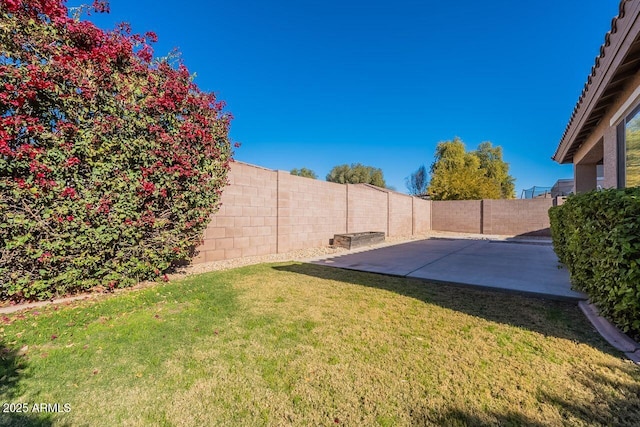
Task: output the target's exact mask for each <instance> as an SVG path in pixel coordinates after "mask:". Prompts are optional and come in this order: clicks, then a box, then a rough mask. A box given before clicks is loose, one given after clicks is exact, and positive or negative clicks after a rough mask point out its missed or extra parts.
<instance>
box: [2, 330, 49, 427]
mask: <svg viewBox="0 0 640 427" xmlns="http://www.w3.org/2000/svg"><path fill="white" fill-rule="evenodd" d="M26 351H27V350H26V349H22V350H21V349H17V348H10V347H7V346H6V345H5V343H3V342H2V341H0V405H1V406H0V427H4V426H12V427H14V426H15V427H19V426H25V427H27V426H28V427H47V426H51V425H52V422H51V421H50V420H49V419H47V418H45V417H46V415H44V416H43V415H41V414H34V413H31V412H30V411H31V409H32V405H33V404H34V402H23V401H21V400H20V399H19V396H18V393H17V388H18V384H19V382H20V380H21V379H22V378H23V377H24V372H25V369H26V368H27V363H26V357H25V355H24V353H25V352H26ZM25 404H26V405H25Z"/></svg>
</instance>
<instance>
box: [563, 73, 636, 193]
mask: <svg viewBox="0 0 640 427" xmlns="http://www.w3.org/2000/svg"><path fill="white" fill-rule="evenodd" d="M638 87H640V73H638V75H636V76H635V77H634V78H633V79H632V80H631V82H630V83H629V84H627V86H626V87H625V89H624V90H623V91H622V92H620V94H619V95H618V96H617V97H616V100H615V101H614V102H613V103H612V106H611V108H610V109H609V111H607V113H606V115H605V116H604V117H603V119H602V120H601V122H600V124H599V125H598V126H597V127H596V129H595V130H594V131H593V133H592V134H591V135H590V136H589V138H587V140H586V141H585V142H584V143H583V144H582V146H581V147H580V149H579V150H578V151H577V152H576V154H575V156H574V159H573V162H574V164H575V165H576V166H575V167H574V180H575V183H576V190H577V191H588V190H592V189H595V188H596V184H594V183H593V182H592V181H593V180H592V175H593V172H591V171H590V170H588V169H582V170H580V168H579V167H578V166H579V165H582V166H586V165H591V166H593V167H595V162H594V161H593V159H592V158H590V156H591V155H592V154H593V153H594V152H596V151H598V150H602V157H603V164H604V181H603V187H605V188H616V187H618V149H617V145H618V142H617V133H616V127H617V125H618V123H619V122H620V120H623V119H624V118H625V117H626V116H627V115H628V114H629V113H630V112H631V110H632V109H633V108H634V107H636V106H637V105H638V103H640V99H638V100H632V101H634V102H631V103H630V104H629V105H628V106H627V108H625V109H624V110H623V111H621V109H622V107H623V106H625V103H627V101H629V100H630V96H631V95H632V94H633V92H634V91H635V90H636V89H637V88H638ZM620 113H622V114H620ZM614 116H619V117H618V120H616V121H615V122H614V123H612V122H611V119H612V118H614ZM598 144H602V147H598ZM621 154H623V153H621ZM623 155H624V154H623Z"/></svg>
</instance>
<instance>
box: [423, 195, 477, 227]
mask: <svg viewBox="0 0 640 427" xmlns="http://www.w3.org/2000/svg"><path fill="white" fill-rule="evenodd" d="M431 203H432V204H431V226H432V227H433V229H434V230H438V231H455V232H461V233H482V201H481V200H447V201H433V202H431Z"/></svg>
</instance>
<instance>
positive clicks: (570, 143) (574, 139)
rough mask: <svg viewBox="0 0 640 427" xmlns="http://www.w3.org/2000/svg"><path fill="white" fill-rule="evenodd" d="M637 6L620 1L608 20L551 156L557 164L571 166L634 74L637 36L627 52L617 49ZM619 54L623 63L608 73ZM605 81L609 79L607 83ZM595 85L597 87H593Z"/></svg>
mask: <svg viewBox="0 0 640 427" xmlns="http://www.w3.org/2000/svg"><path fill="white" fill-rule="evenodd" d="M639 6H640V0H621V1H620V4H619V12H618V16H616V17H615V18H613V19H612V20H611V30H610V31H609V32H607V34H606V35H605V37H604V43H603V44H602V45H601V46H600V54H599V55H598V56H597V57H596V58H595V63H594V65H593V66H592V67H591V73H590V74H589V76H588V77H587V81H586V83H585V85H584V87H583V89H582V93H581V94H580V97H579V98H578V102H577V103H576V105H575V107H574V109H573V112H572V114H571V117H570V119H569V123H568V124H567V126H566V128H565V131H564V133H563V135H562V139H561V140H560V143H559V145H558V148H557V149H556V152H555V154H554V156H553V159H554V160H556V161H557V162H559V163H571V162H572V161H573V155H574V154H575V152H576V151H577V150H578V148H579V147H580V145H581V144H582V142H584V140H586V139H587V138H588V136H589V135H590V133H591V132H592V131H593V130H594V129H595V128H596V126H597V125H598V124H599V123H600V120H601V119H602V117H603V116H604V115H605V114H606V112H607V109H608V107H610V106H611V104H612V103H613V102H614V101H615V100H616V95H618V94H619V93H620V92H621V91H622V89H623V86H624V84H625V83H626V82H628V80H629V79H630V78H631V77H633V76H634V75H635V74H636V73H637V71H638V69H639V64H640V33H638V34H632V36H633V37H634V40H633V43H631V44H630V45H628V46H626V48H627V50H626V51H622V50H621V49H620V48H621V46H622V44H623V42H624V41H625V38H626V36H627V35H628V34H625V33H628V32H629V31H630V30H631V29H632V25H631V24H633V21H634V19H625V17H627V16H628V15H632V16H631V18H634V17H635V18H637V14H638V12H640V8H639ZM619 33H621V34H619ZM614 39H615V40H614ZM620 55H623V56H624V60H621V61H620V63H619V64H618V65H617V67H616V68H615V69H614V70H613V71H609V66H610V65H611V63H612V62H613V57H616V56H620ZM604 64H606V66H604ZM605 78H606V79H608V80H607V81H606V82H605V81H604V79H605ZM602 83H606V85H605V86H604V87H602V88H601V89H600V85H601V84H602ZM594 86H596V87H595V88H594ZM599 89H600V90H599Z"/></svg>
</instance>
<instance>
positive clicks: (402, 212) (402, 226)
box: [387, 192, 414, 236]
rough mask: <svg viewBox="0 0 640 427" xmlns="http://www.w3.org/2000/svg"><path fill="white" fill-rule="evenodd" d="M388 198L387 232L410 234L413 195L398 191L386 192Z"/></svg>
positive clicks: (411, 229)
mask: <svg viewBox="0 0 640 427" xmlns="http://www.w3.org/2000/svg"><path fill="white" fill-rule="evenodd" d="M387 195H388V198H389V232H388V234H389V235H390V236H411V235H412V234H414V230H413V229H414V227H413V203H414V202H413V200H414V197H411V196H406V195H404V194H400V193H393V192H388V193H387Z"/></svg>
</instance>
